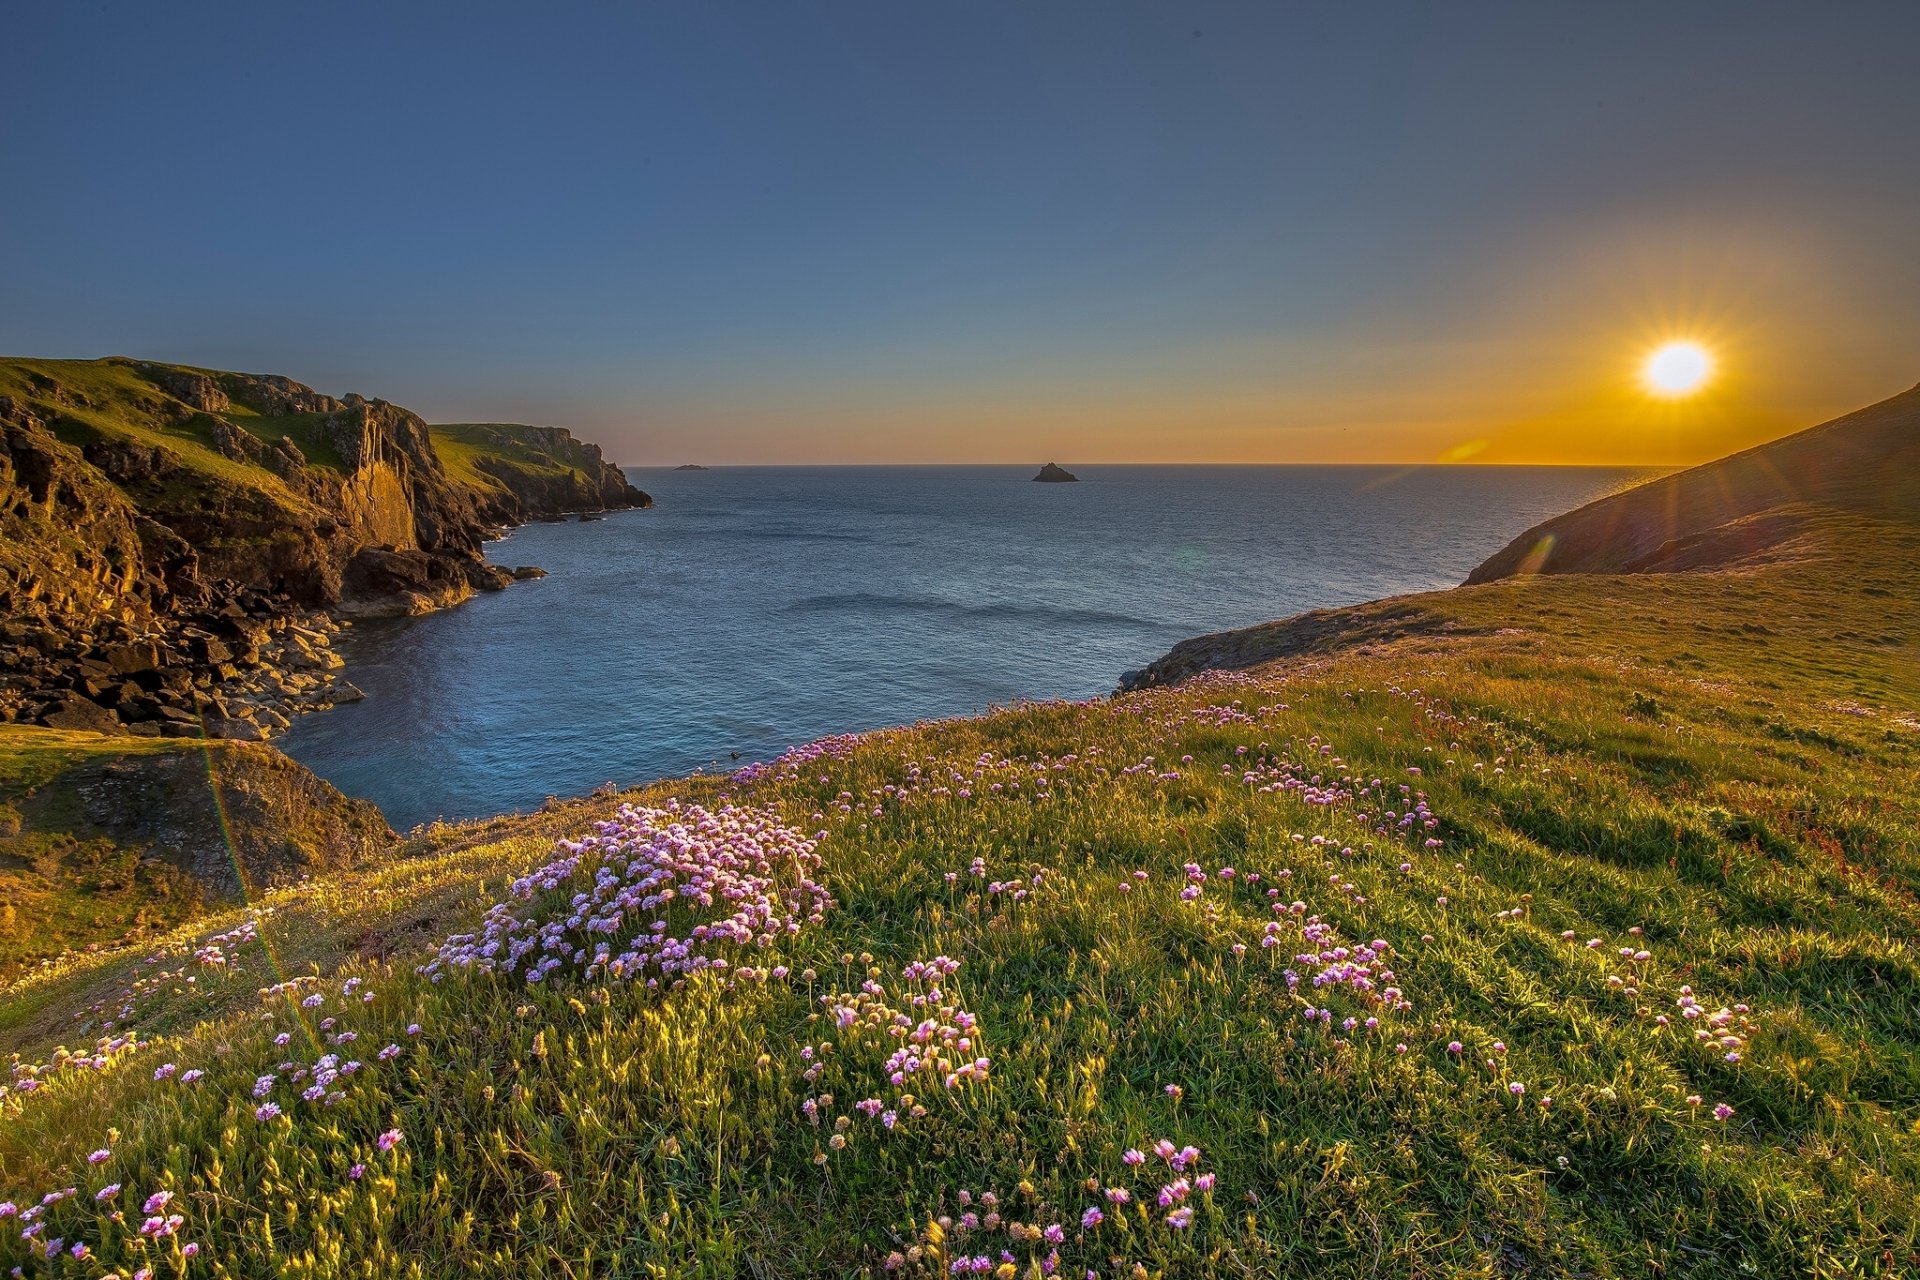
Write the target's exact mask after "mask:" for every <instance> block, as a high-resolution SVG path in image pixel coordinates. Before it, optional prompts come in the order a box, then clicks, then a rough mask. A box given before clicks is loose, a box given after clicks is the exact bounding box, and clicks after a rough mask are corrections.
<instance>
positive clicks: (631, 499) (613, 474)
mask: <svg viewBox="0 0 1920 1280" xmlns="http://www.w3.org/2000/svg"><path fill="white" fill-rule="evenodd" d="M432 432H433V446H434V450H435V451H436V452H437V453H438V454H439V455H440V457H441V459H442V460H443V461H444V462H445V463H446V466H447V473H448V474H449V475H451V476H452V477H453V478H454V479H455V480H456V481H458V482H460V483H461V484H464V485H466V486H468V487H469V488H470V489H471V490H472V491H473V492H474V493H475V494H476V497H477V500H478V501H479V502H480V504H481V507H482V509H483V510H485V511H487V512H489V513H490V514H491V515H493V516H494V517H495V518H497V519H499V520H501V521H503V522H505V521H517V520H525V519H530V518H537V517H540V516H551V515H558V514H561V513H564V512H569V511H597V510H601V509H603V508H607V507H646V506H652V505H653V499H652V498H650V497H649V496H647V495H646V494H644V493H642V492H641V491H639V490H638V489H635V488H634V487H633V486H632V485H630V484H629V483H627V479H626V476H625V475H623V474H622V473H621V471H620V469H619V468H618V467H615V466H613V465H611V464H609V463H608V462H607V461H606V460H605V459H604V458H602V457H601V455H600V448H599V446H598V445H594V444H589V443H587V442H586V441H584V440H576V439H574V438H573V435H572V433H571V432H569V431H567V430H565V429H564V428H560V427H533V426H526V425H523V424H518V423H509V422H455V423H444V424H441V425H437V426H435V427H433V428H432Z"/></svg>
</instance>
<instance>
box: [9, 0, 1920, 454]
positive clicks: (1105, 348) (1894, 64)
mask: <svg viewBox="0 0 1920 1280" xmlns="http://www.w3.org/2000/svg"><path fill="white" fill-rule="evenodd" d="M4 31H5V37H4V43H5V48H6V57H5V64H6V70H5V73H4V75H0V173H4V175H5V179H6V180H5V185H4V191H3V192H0V250H3V251H0V352H6V353H8V354H20V355H44V356H96V355H110V354H124V355H136V356H143V357H148V358H154V359H164V360H173V361H180V362H185V363H192V364H201V365H209V366H214V367H219V368H239V369H247V370H251V371H257V372H278V373H286V374H289V375H292V376H294V377H296V378H299V379H300V380H302V381H305V382H309V383H312V384H314V385H315V386H318V387H319V388H321V389H322V390H325V391H329V392H332V393H334V394H341V393H344V392H347V391H360V392H363V393H365V394H368V395H376V396H382V397H385V398H387V399H389V400H393V401H396V402H397V403H400V404H404V405H407V406H408V407H410V408H413V409H416V410H418V411H420V412H421V413H423V414H425V415H426V416H427V417H428V418H429V419H431V420H436V421H450V420H471V419H482V420H506V421H531V422H541V423H553V424H558V425H564V426H570V427H573V428H574V429H575V430H576V431H578V432H581V433H583V434H585V435H587V436H589V437H590V438H594V439H597V440H599V441H600V442H602V443H603V444H605V445H606V446H607V449H608V453H609V455H610V456H611V457H613V458H614V459H615V460H617V461H620V462H623V463H629V464H632V463H676V462H681V461H689V460H692V461H701V462H708V463H716V462H718V463H725V462H911V461H929V462H957V461H1020V462H1031V461H1038V460H1041V459H1044V458H1058V459H1059V460H1060V461H1062V462H1066V463H1069V464H1071V463H1073V462H1098V461H1229V460H1244V461H1296V460H1298V461H1329V460H1331V461H1378V460H1391V461H1408V462H1422V461H1436V460H1463V459H1474V460H1479V461H1505V462H1522V461H1579V462H1629V463H1678V462H1691V461H1697V460H1701V459H1704V458H1707V457H1710V456H1714V455H1717V454H1720V453H1723V452H1726V451H1727V450H1729V449H1731V448H1734V447H1738V446H1741V445H1744V444H1748V443H1753V442H1755V441H1757V440H1760V439H1764V438H1767V437H1769V436H1771V435H1775V434H1779V433H1781V432H1783V431H1786V430H1788V429H1791V428H1794V427H1798V426H1803V425H1807V424H1810V423H1812V422H1814V421H1817V420H1819V419H1821V418H1824V417H1828V416H1831V415H1833V414H1834V413H1838V412H1841V411H1843V410H1845V409H1848V408H1852V407H1854V406H1856V405H1859V404H1861V403H1865V402H1867V401H1870V400H1874V399H1879V398H1881V397H1883V396H1886V395H1889V394H1892V393H1894V392H1896V391H1899V390H1903V389H1905V388H1906V387H1908V386H1910V385H1912V384H1913V383H1914V382H1915V381H1916V380H1917V379H1920V71H1916V67H1920V4H1916V3H1912V2H1910V0H1904V2H1902V3H1885V4H1877V5H1876V4H1869V3H1852V4H1848V3H1834V4H1812V3H1793V4H1767V3H1754V2H1749V3H1737V4H1720V3H1709V2H1706V0H1663V2H1661V3H1649V4H1638V3H1621V2H1615V0H1609V2H1608V3H1593V2H1591V0H1583V2H1581V3H1575V4H1558V3H1551V2H1545V0H1526V2H1524V3H1515V4H1510V5H1502V4H1478V3H1475V4H1426V5H1394V4H1386V3H1378V4H1375V3H1360V4H1351V5H1343V4H1320V3H1313V4H1278V3H1262V4H1249V5H1185V4H1182V5H1174V4H1159V5H1128V4H1115V3H1098V4H1078V3H1065V2H1063V0H1041V2H1039V3H1020V4H996V3H972V2H968V3H960V2H954V3H894V2H891V0H889V2H887V3H871V4H830V3H829V4H823V3H804V2H802V0H783V2H781V3H776V4H765V5H754V4H737V3H706V2H700V3H694V2H692V0H685V2H672V3H668V2H662V3H633V4H627V3H617V4H616V3H595V4H558V3H556V4H531V3H518V4H512V5H489V4H484V3H460V4H448V5H443V6H435V5H422V4H405V3H398V2H389V3H381V4H373V5H356V4H348V3H326V4H301V5H295V4H278V3H262V2H260V0H250V2H249V3H244V4H233V5H221V4H182V5H158V4H150V3H148V4H140V5H125V6H99V5H94V4H87V3H81V2H78V0H75V2H70V3H63V4H41V5H34V6H19V7H16V8H15V10H14V11H13V12H12V13H11V14H10V15H9V17H8V18H7V20H6V22H5V25H4ZM1670 338H1689V339H1693V340H1696V341H1699V342H1701V343H1702V344H1703V345H1705V346H1706V347H1707V348H1708V349H1709V350H1710V351H1711V352H1712V355H1713V357H1714V360H1715V362H1716V374H1715V376H1714V378H1713V380H1712V381H1711V382H1710V383H1709V384H1708V386H1707V387H1706V389H1705V390H1703V391H1702V392H1700V393H1699V394H1698V395H1695V396H1693V397H1690V398H1687V399H1683V400H1671V401H1662V400H1658V399H1655V398H1653V397H1651V396H1649V395H1648V394H1646V392H1645V391H1644V390H1643V389H1642V387H1641V386H1640V384H1639V381H1638V377H1637V371H1638V368H1639V365H1640V362H1641V360H1642V359H1643V357H1644V356H1645V355H1646V353H1647V352H1648V351H1649V350H1650V349H1651V348H1652V347H1654V346H1655V345H1657V344H1658V343H1659V342H1661V341H1663V340H1667V339H1670Z"/></svg>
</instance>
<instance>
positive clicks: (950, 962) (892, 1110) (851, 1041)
mask: <svg viewBox="0 0 1920 1280" xmlns="http://www.w3.org/2000/svg"><path fill="white" fill-rule="evenodd" d="M849 959H851V957H849ZM866 959H871V957H866ZM959 968H960V962H959V961H958V960H954V959H951V958H950V957H947V956H935V957H933V959H931V960H916V961H914V962H913V963H911V964H909V965H907V966H906V967H905V968H904V969H902V970H901V975H900V976H901V979H902V981H901V983H900V984H899V986H898V988H897V989H896V990H891V991H890V990H889V989H888V988H887V987H886V986H885V985H884V984H883V983H881V982H880V980H879V973H880V970H879V969H878V968H875V967H869V969H868V976H867V980H866V981H865V982H863V983H862V984H861V986H860V989H859V990H858V991H854V992H842V993H837V994H831V995H824V996H821V997H820V1003H821V1005H822V1006H823V1008H824V1009H825V1010H826V1013H827V1015H828V1016H829V1018H830V1019H831V1023H832V1027H833V1032H834V1034H833V1037H832V1038H831V1039H829V1040H825V1041H822V1042H821V1043H819V1044H817V1045H813V1044H809V1045H803V1046H801V1048H800V1050H799V1057H800V1061H801V1062H802V1063H804V1064H805V1065H804V1066H803V1067H802V1068H801V1072H800V1074H801V1077H802V1079H804V1080H806V1081H807V1082H808V1083H809V1084H811V1083H814V1082H815V1081H818V1080H819V1079H820V1078H821V1076H822V1075H823V1074H824V1073H825V1071H826V1070H827V1067H828V1064H829V1063H830V1062H831V1061H832V1060H834V1059H836V1058H840V1059H846V1058H849V1057H854V1056H857V1055H858V1054H859V1052H860V1051H861V1050H863V1049H864V1050H866V1051H867V1052H868V1053H869V1054H871V1055H872V1056H875V1057H877V1056H878V1051H879V1050H880V1049H887V1048H888V1047H889V1046H892V1047H891V1049H890V1050H889V1052H888V1053H887V1056H886V1058H885V1060H884V1061H882V1062H881V1063H879V1064H878V1067H877V1069H876V1073H877V1074H879V1075H883V1076H884V1077H885V1078H886V1084H887V1088H886V1089H883V1090H882V1092H891V1093H892V1094H893V1098H892V1100H891V1101H883V1100H882V1099H881V1098H880V1097H878V1096H874V1097H867V1098H862V1099H861V1100H860V1101H858V1102H856V1103H855V1104H854V1108H853V1109H854V1110H856V1111H859V1112H861V1113H862V1114H863V1115H865V1116H867V1117H868V1118H869V1119H873V1120H877V1121H879V1123H880V1126H881V1127H882V1128H883V1129H885V1130H889V1131H890V1130H892V1129H894V1128H895V1127H896V1126H898V1125H900V1124H903V1123H905V1122H906V1121H908V1120H912V1119H918V1118H920V1117H921V1116H924V1115H926V1113H927V1108H926V1105H925V1103H923V1102H921V1101H920V1100H919V1098H918V1097H917V1096H916V1094H915V1090H917V1089H926V1090H929V1091H933V1090H945V1091H948V1092H951V1091H953V1090H957V1089H959V1088H961V1087H963V1086H965V1085H968V1084H971V1083H976V1082H978V1081H982V1080H985V1079H986V1078H987V1075H988V1073H989V1072H990V1071H991V1070H992V1066H993V1063H992V1059H990V1058H989V1057H988V1056H987V1055H986V1054H984V1053H982V1052H980V1050H981V1048H982V1047H983V1046H982V1044H981V1041H980V1020H979V1019H978V1018H977V1017H975V1016H974V1015H973V1014H972V1013H970V1012H969V1011H967V1010H966V1009H964V1008H962V1007H961V1006H960V1003H959V1000H958V998H957V997H956V996H955V995H954V994H953V993H952V992H950V991H949V990H948V988H947V986H946V985H945V984H946V980H947V979H949V978H951V977H952V976H953V975H954V974H955V973H956V972H957V971H958V970H959ZM859 1082H860V1083H861V1084H863V1085H864V1086H870V1085H871V1083H872V1079H871V1076H867V1075H865V1074H864V1073H862V1075H861V1076H860V1077H859ZM832 1103H833V1097H832V1095H831V1094H823V1095H821V1096H820V1097H818V1098H808V1099H807V1100H806V1101H805V1102H803V1103H802V1104H801V1110H802V1111H804V1112H805V1113H806V1115H807V1118H808V1119H809V1120H811V1121H812V1122H813V1123H814V1124H816V1125H818V1124H819V1123H821V1119H822V1114H823V1111H822V1109H823V1108H825V1107H830V1106H831V1105H832ZM847 1123H848V1118H847V1117H844V1116H843V1117H840V1118H839V1120H837V1121H836V1122H835V1132H834V1138H835V1139H837V1141H834V1142H832V1143H830V1145H831V1146H832V1147H833V1149H835V1150H839V1149H841V1148H842V1147H844V1146H845V1145H846V1142H845V1139H844V1136H843V1135H844V1133H845V1131H846V1128H847Z"/></svg>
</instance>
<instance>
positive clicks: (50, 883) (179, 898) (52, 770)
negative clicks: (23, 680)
mask: <svg viewBox="0 0 1920 1280" xmlns="http://www.w3.org/2000/svg"><path fill="white" fill-rule="evenodd" d="M198 749H199V744H197V743H187V742H183V741H181V740H178V739H171V738H130V737H123V736H120V735H114V736H111V737H109V736H108V735H106V734H99V733H83V732H69V731H66V730H61V729H42V728H38V727H35V726H27V725H0V837H4V838H0V977H4V976H6V975H8V974H10V973H11V972H13V971H14V970H16V969H17V968H18V967H19V962H20V960H21V958H22V957H25V956H31V955H40V954H44V953H45V952H47V951H49V950H52V949H57V948H59V947H60V946H63V945H64V946H75V945H81V944H84V943H86V942H88V941H90V940H93V941H98V940H103V939H114V938H117V937H119V936H120V935H122V934H124V933H126V932H128V931H129V930H130V929H146V928H152V927H155V926H164V925H166V924H171V923H178V922H180V921H182V920H184V919H185V918H186V917H187V916H189V915H190V914H192V912H193V910H194V909H195V902H194V899H193V898H191V897H190V896H187V895H183V894H178V893H176V892H174V890H175V889H176V888H178V887H180V886H178V885H176V884H175V883H174V877H173V876H171V875H170V874H169V873H168V872H167V871H166V870H164V869H161V868H155V867H150V866H143V865H142V864H141V859H140V857H139V855H138V854H137V853H134V852H131V851H129V850H127V849H124V848H121V847H119V846H117V845H116V844H115V843H114V842H113V841H111V840H109V839H106V838H104V837H102V836H98V835H93V834H83V835H80V836H77V837H76V836H75V835H74V834H73V833H72V831H71V826H72V823H71V822H70V821H68V820H67V819H71V818H72V817H73V813H72V811H73V810H75V809H77V804H76V803H75V797H74V796H73V795H71V794H70V792H71V788H70V787H68V786H67V785H65V780H66V779H68V778H71V777H72V776H73V775H74V774H75V771H76V770H78V769H81V768H82V767H84V766H87V765H93V764H99V763H103V762H105V761H109V760H123V759H128V758H132V757H140V756H150V755H163V754H169V753H181V752H185V751H189V750H198ZM35 802H37V803H35ZM29 807H32V808H34V809H35V815H34V816H35V818H36V819H37V820H36V821H32V822H28V821H27V820H26V817H25V815H24V813H23V810H24V809H26V808H29Z"/></svg>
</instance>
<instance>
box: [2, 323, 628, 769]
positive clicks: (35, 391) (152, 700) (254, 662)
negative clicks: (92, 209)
mask: <svg viewBox="0 0 1920 1280" xmlns="http://www.w3.org/2000/svg"><path fill="white" fill-rule="evenodd" d="M517 430H519V431H522V432H527V433H531V434H529V435H525V436H522V437H520V438H519V439H518V440H517V441H516V442H515V444H516V448H518V449H519V450H520V452H521V455H522V456H523V457H524V458H525V459H526V460H527V465H526V466H525V467H524V468H516V467H508V466H504V465H502V466H500V467H499V468H498V472H499V475H498V478H496V477H495V473H494V471H493V470H484V469H483V472H482V473H479V474H478V475H477V479H478V481H479V482H478V483H476V482H475V479H474V478H461V477H456V476H453V475H450V474H449V472H448V469H447V467H446V466H445V465H444V463H443V462H442V460H441V458H440V456H439V455H438V453H437V452H436V450H435V448H434V443H433V437H432V433H431V432H430V430H429V429H428V427H427V424H426V423H425V422H423V421H422V420H421V419H420V418H419V417H418V416H417V415H416V414H413V413H411V412H409V411H408V410H406V409H403V408H401V407H399V406H397V405H393V404H390V403H388V402H386V401H383V400H369V399H366V398H364V397H362V396H357V395H349V396H346V397H345V398H342V399H335V398H333V397H331V396H327V395H324V394H322V393H320V392H317V391H314V390H313V389H312V388H310V387H306V386H303V385H302V384H300V383H297V382H294V381H293V380H291V379H289V378H284V377H279V376H274V375H253V374H238V373H222V372H217V371H210V370H200V369H185V368H180V367H177V366H170V365H159V364H150V363H144V362H138V361H132V360H124V359H117V358H116V359H110V360H99V361H29V360H0V616H3V617H4V618H5V619H6V620H7V628H6V630H5V631H4V632H0V659H4V660H5V661H4V671H3V672H0V719H11V720H22V721H31V722H37V723H43V724H49V725H54V724H59V725H65V726H68V727H72V728H97V729H106V728H111V727H113V725H114V724H115V723H117V724H118V725H119V726H120V727H122V728H127V727H129V726H132V727H133V728H134V731H136V732H155V731H158V732H168V733H188V732H192V733H196V734H197V733H199V732H201V731H202V725H203V724H206V725H212V726H214V727H215V728H216V730H217V729H218V728H219V727H221V726H222V725H223V724H225V722H226V721H229V720H233V719H236V718H238V717H230V716H226V715H224V714H222V715H219V716H217V717H215V718H214V719H212V720H207V719H206V718H205V717H204V716H203V715H202V714H201V713H202V711H203V710H204V709H205V708H206V706H207V704H208V700H209V699H210V698H213V697H215V696H216V695H218V694H219V693H220V691H221V690H222V689H226V688H241V689H242V692H243V693H244V694H245V695H246V705H248V706H252V705H254V704H255V703H256V702H259V701H260V699H259V698H256V697H255V696H254V695H255V694H259V693H260V692H261V691H260V690H259V689H258V688H256V687H254V685H250V684H248V683H247V680H248V679H249V678H251V677H249V676H248V673H249V672H251V671H254V670H255V669H256V668H260V667H263V666H264V667H271V666H272V662H273V659H272V657H271V656H270V655H269V656H267V657H261V656H260V655H261V652H262V648H263V646H262V644H261V643H260V642H259V640H258V639H257V637H250V635H249V634H245V633H246V631H247V629H248V628H255V629H257V628H258V627H259V626H260V625H262V624H264V623H266V622H268V621H270V620H275V619H281V620H285V619H292V618H295V617H296V616H297V615H302V614H311V613H313V612H314V611H324V612H327V613H332V614H335V615H339V616H345V617H369V616H391V615H405V614H415V613H422V612H426V611H428V610H431V609H436V608H443V607H445V606H447V605H451V604H457V603H459V602H460V601H462V600H464V599H466V598H467V597H469V596H471V595H472V594H473V593H474V592H475V591H482V590H498V589H500V588H503V587H505V586H506V585H507V584H508V583H510V582H511V581H512V580H513V575H512V574H511V573H510V572H509V571H508V570H506V569H503V568H501V567H499V566H496V565H492V564H489V563H487V561H486V560H485V559H484V557H483V556H482V554H481V545H482V542H483V540H484V539H485V538H487V537H489V536H491V535H492V534H493V533H495V532H496V531H497V529H498V527H499V526H500V525H502V524H508V523H515V522H517V521H519V520H522V519H525V518H528V516H529V515H532V514H536V513H538V512H541V511H544V510H581V509H593V510H599V509H604V508H605V507H608V506H636V505H648V504H649V500H648V499H647V497H646V495H645V494H642V493H640V492H639V491H638V490H635V489H633V488H632V487H631V486H630V485H628V484H627V483H626V480H625V477H624V476H622V475H620V473H619V471H618V469H617V468H614V467H612V466H610V465H608V464H606V463H605V462H604V461H602V460H601V458H600V453H599V450H598V449H597V448H595V447H594V446H592V445H589V444H585V443H583V442H580V441H576V440H574V439H573V438H572V437H571V435H570V434H569V433H567V432H565V431H562V430H559V429H557V428H520V429H517ZM490 460H491V455H490V454H486V453H483V454H481V456H480V457H479V458H478V462H480V463H482V464H486V463H489V462H490ZM236 629H239V631H240V632H241V634H236ZM127 644H147V645H151V646H154V648H155V651H156V655H157V656H156V662H155V666H154V670H153V671H151V672H141V673H134V674H137V675H138V677H139V680H141V681H145V685H144V686H142V685H139V684H138V681H135V682H133V683H134V684H135V685H136V687H135V689H133V690H132V691H127V690H123V689H122V688H121V686H122V685H126V684H128V683H129V681H127V680H124V679H116V678H115V677H116V676H120V675H125V674H128V673H118V672H114V671H112V670H110V669H109V668H110V664H108V663H104V662H102V661H101V660H100V654H101V653H102V652H103V651H105V650H106V649H108V648H112V647H115V646H125V645H127ZM222 649H224V650H225V652H224V653H217V651H219V650H222ZM249 654H250V655H253V656H251V657H249V656H243V655H249ZM236 681H238V682H239V684H238V685H236V684H235V682H236ZM257 683H258V681H257V680H256V681H255V684H257ZM301 692H304V691H301ZM325 696H326V695H325V691H324V690H322V691H321V693H320V695H319V697H320V698H321V699H322V700H324V698H325ZM82 704H85V705H82ZM304 705H307V704H306V703H304V702H301V703H297V704H295V703H279V704H272V705H265V706H264V709H265V710H268V711H270V712H273V713H274V714H284V713H287V712H290V711H292V710H297V709H299V708H300V706H304ZM153 726H159V727H158V729H155V728H153ZM228 727H230V728H231V730H232V733H231V735H230V736H242V737H246V736H253V732H252V730H251V729H250V728H248V727H247V726H246V725H245V724H234V725H231V726H228ZM265 731H266V732H271V725H269V726H268V727H267V729H266V730H265Z"/></svg>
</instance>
